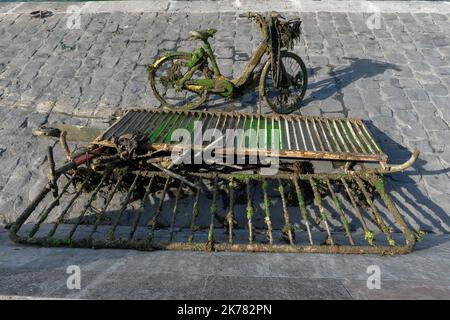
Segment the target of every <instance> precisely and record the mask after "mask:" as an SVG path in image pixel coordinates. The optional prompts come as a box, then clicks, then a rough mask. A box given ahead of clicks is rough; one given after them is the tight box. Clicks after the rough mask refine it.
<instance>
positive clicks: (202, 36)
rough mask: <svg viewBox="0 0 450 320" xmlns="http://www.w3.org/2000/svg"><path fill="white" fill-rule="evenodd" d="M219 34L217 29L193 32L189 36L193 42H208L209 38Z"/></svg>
mask: <svg viewBox="0 0 450 320" xmlns="http://www.w3.org/2000/svg"><path fill="white" fill-rule="evenodd" d="M216 32H217V30H216V29H213V28H211V29H208V30H193V31H189V36H190V37H191V39H192V40H203V41H207V40H208V38H210V37H212V36H214V34H215V33H216Z"/></svg>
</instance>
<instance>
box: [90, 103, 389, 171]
mask: <svg viewBox="0 0 450 320" xmlns="http://www.w3.org/2000/svg"><path fill="white" fill-rule="evenodd" d="M195 121H201V124H202V127H201V129H202V132H205V131H206V130H207V129H217V130H220V131H221V132H222V133H223V134H225V130H226V129H242V130H244V131H245V130H247V129H253V130H254V131H253V134H254V135H255V136H254V137H250V138H254V139H249V138H247V139H242V140H240V142H239V140H237V141H234V147H233V150H234V151H233V152H235V153H237V154H242V153H243V154H248V153H249V152H251V151H252V150H254V149H257V150H258V152H269V151H270V150H274V149H275V146H276V144H275V141H276V142H277V143H278V145H279V147H278V148H279V151H277V153H278V155H279V156H281V157H290V158H303V159H328V160H353V161H372V162H386V161H387V156H386V155H385V154H384V153H383V152H382V151H381V149H380V148H379V147H378V145H377V144H376V142H375V140H374V139H373V137H372V135H371V134H370V133H369V131H368V130H367V128H366V127H365V125H364V123H363V121H362V120H360V119H349V118H324V117H309V116H299V115H286V116H282V115H256V114H250V113H233V112H207V111H166V110H130V111H128V112H127V113H126V114H125V115H124V116H123V117H122V118H121V119H120V120H118V121H117V122H116V123H115V124H114V125H112V126H111V127H110V128H109V129H108V130H107V131H106V132H104V133H103V134H102V135H101V136H100V137H98V138H97V139H96V141H95V143H98V144H101V145H106V146H111V139H112V138H113V136H116V137H119V136H121V135H123V134H128V133H137V132H139V133H143V134H146V135H148V139H149V140H148V143H149V145H150V146H151V147H152V148H154V149H166V150H167V149H169V150H170V148H171V147H173V145H174V143H173V142H172V133H173V132H174V130H176V129H177V128H184V129H187V130H188V131H189V132H190V133H191V134H194V124H195ZM250 141H253V144H251V142H250ZM238 144H239V145H238ZM197 147H200V148H202V147H205V145H202V146H197ZM227 152H230V151H228V149H226V150H224V153H227Z"/></svg>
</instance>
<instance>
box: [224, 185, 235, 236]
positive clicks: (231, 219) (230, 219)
mask: <svg viewBox="0 0 450 320" xmlns="http://www.w3.org/2000/svg"><path fill="white" fill-rule="evenodd" d="M229 193H230V202H229V206H228V213H227V215H226V221H227V223H228V243H230V244H231V243H233V227H234V210H233V209H234V188H233V178H231V179H230V183H229Z"/></svg>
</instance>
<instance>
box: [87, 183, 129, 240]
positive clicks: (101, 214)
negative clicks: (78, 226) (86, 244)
mask: <svg viewBox="0 0 450 320" xmlns="http://www.w3.org/2000/svg"><path fill="white" fill-rule="evenodd" d="M122 181H123V175H120V176H119V178H118V179H117V182H116V184H115V185H114V187H113V189H112V191H111V192H110V193H109V195H108V198H107V199H106V203H105V205H104V206H103V207H102V209H101V211H100V212H99V213H98V214H97V219H96V220H95V223H94V226H93V227H92V230H91V233H90V235H89V241H92V238H93V236H94V233H95V231H97V228H98V226H99V225H100V222H101V221H102V216H103V215H104V214H105V212H106V209H107V208H108V206H109V204H110V203H111V201H112V199H113V197H114V195H115V194H116V192H117V190H118V189H119V186H120V184H121V183H122Z"/></svg>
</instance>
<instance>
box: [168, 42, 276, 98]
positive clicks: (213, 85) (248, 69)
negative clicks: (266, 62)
mask: <svg viewBox="0 0 450 320" xmlns="http://www.w3.org/2000/svg"><path fill="white" fill-rule="evenodd" d="M267 48H268V45H267V43H265V42H263V43H261V44H259V46H258V47H257V49H256V50H255V52H254V53H253V55H252V58H251V59H250V61H249V62H248V63H247V64H246V66H245V67H244V70H243V71H242V72H241V74H240V75H239V76H238V77H237V78H236V79H233V80H229V79H226V78H225V77H224V76H223V75H222V74H221V72H220V69H219V66H218V64H217V60H216V57H215V56H214V53H213V50H212V48H211V45H210V44H209V42H208V41H204V44H203V46H201V47H198V48H197V49H195V50H194V52H193V53H192V57H191V60H190V61H189V62H188V64H187V67H188V68H189V71H188V72H187V73H186V74H185V75H184V76H183V77H182V78H181V79H180V80H178V81H177V83H176V85H177V87H178V88H183V87H184V88H186V89H188V90H190V91H194V92H201V91H202V90H204V89H205V88H206V89H207V90H208V91H209V92H212V93H216V94H219V95H221V96H223V97H229V96H231V95H232V94H233V93H235V92H236V90H237V89H239V88H242V87H243V86H244V85H245V84H247V83H248V80H249V79H250V78H251V76H252V74H253V71H254V70H255V68H256V66H257V65H258V64H259V63H260V62H261V59H262V57H263V56H264V54H265V53H266V51H267ZM208 59H209V61H210V63H211V67H212V71H213V74H214V79H191V77H192V75H193V74H194V72H195V71H197V70H198V69H199V68H201V67H202V66H203V65H204V63H205V62H206V61H208Z"/></svg>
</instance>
